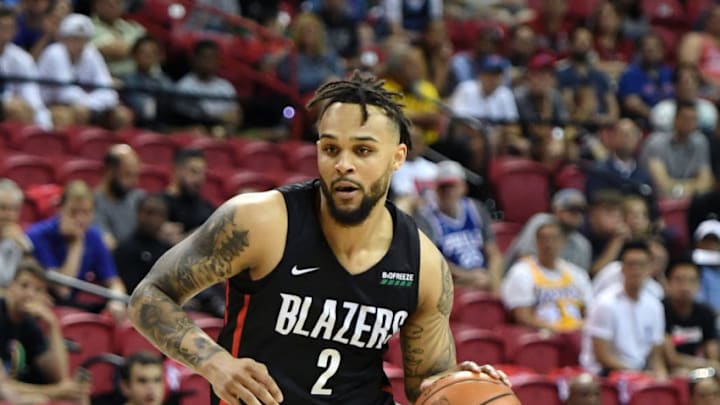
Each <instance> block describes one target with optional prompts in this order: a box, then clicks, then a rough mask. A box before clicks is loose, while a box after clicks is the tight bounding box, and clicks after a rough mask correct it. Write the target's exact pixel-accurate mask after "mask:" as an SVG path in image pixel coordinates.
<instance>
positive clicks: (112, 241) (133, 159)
mask: <svg viewBox="0 0 720 405" xmlns="http://www.w3.org/2000/svg"><path fill="white" fill-rule="evenodd" d="M103 166H104V167H103V177H102V179H101V180H100V184H98V186H97V189H96V190H95V193H94V195H95V218H94V220H93V222H94V224H95V225H97V226H98V227H99V228H100V229H101V230H102V231H103V240H104V241H105V246H107V248H108V249H109V250H113V249H115V246H117V244H118V242H120V241H121V240H124V239H125V238H127V237H128V236H130V234H131V233H132V232H133V230H134V229H135V212H136V206H137V202H138V200H140V198H142V195H143V194H144V192H143V191H142V190H140V189H138V188H137V185H138V180H139V176H140V158H139V157H138V155H137V153H135V151H134V150H133V149H132V148H131V147H130V146H128V145H125V144H118V145H113V146H112V147H111V148H110V150H108V152H107V154H106V155H105V160H104V162H103Z"/></svg>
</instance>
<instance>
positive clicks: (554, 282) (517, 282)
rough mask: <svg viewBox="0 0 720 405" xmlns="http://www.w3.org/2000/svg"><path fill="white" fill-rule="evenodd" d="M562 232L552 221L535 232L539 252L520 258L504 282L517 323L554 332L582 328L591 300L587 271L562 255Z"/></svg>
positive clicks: (505, 295) (507, 302) (504, 296)
mask: <svg viewBox="0 0 720 405" xmlns="http://www.w3.org/2000/svg"><path fill="white" fill-rule="evenodd" d="M563 243H564V240H563V232H562V229H561V227H560V224H559V223H558V222H557V221H554V220H550V221H549V222H546V223H544V224H542V225H540V226H538V228H537V230H536V231H535V245H536V252H537V253H536V254H535V255H532V256H526V257H523V258H522V259H520V260H518V261H517V262H516V263H515V264H514V265H513V266H512V267H511V268H510V270H509V271H508V274H507V276H506V277H505V280H503V284H502V292H501V294H502V300H503V302H504V303H505V306H506V307H507V308H508V309H509V310H510V313H511V314H512V317H513V319H514V320H515V322H517V323H519V324H520V325H524V326H528V327H531V328H536V329H546V330H550V331H552V332H575V331H578V330H580V329H581V328H582V325H583V322H584V319H585V312H586V311H587V308H588V307H589V305H590V301H591V299H592V289H591V287H590V278H589V277H588V274H587V271H586V270H585V269H581V268H580V267H578V266H576V265H574V264H572V263H570V262H567V261H565V260H563V259H562V258H560V251H561V249H562V247H563Z"/></svg>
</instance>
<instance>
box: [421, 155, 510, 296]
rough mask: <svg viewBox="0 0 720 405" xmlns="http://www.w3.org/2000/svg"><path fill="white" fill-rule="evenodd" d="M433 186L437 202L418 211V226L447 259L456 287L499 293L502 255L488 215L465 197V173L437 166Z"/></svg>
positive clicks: (450, 166) (453, 166)
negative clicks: (435, 184) (434, 184)
mask: <svg viewBox="0 0 720 405" xmlns="http://www.w3.org/2000/svg"><path fill="white" fill-rule="evenodd" d="M436 183H437V186H436V193H437V201H435V202H433V203H428V204H427V205H426V206H424V207H422V208H421V209H420V213H419V215H418V218H416V219H417V220H418V225H419V226H420V227H421V229H423V230H424V231H426V232H427V233H428V236H429V237H430V239H431V240H432V241H433V242H435V245H437V247H438V248H439V249H440V251H441V252H442V254H443V256H445V259H447V261H448V263H449V265H450V269H451V270H452V274H453V278H454V279H455V283H456V285H459V286H465V287H470V288H476V289H481V290H491V291H498V290H499V288H500V282H501V279H502V253H500V249H499V248H498V246H497V244H496V243H495V235H494V234H493V232H492V228H491V227H490V225H491V219H490V214H488V212H487V210H486V209H485V208H484V207H483V206H482V205H481V204H480V202H478V201H475V200H473V199H470V198H468V197H466V196H465V195H466V194H467V184H466V183H465V171H464V169H463V167H462V166H461V165H460V164H459V163H457V162H454V161H452V160H445V161H442V162H440V163H438V165H437V179H436Z"/></svg>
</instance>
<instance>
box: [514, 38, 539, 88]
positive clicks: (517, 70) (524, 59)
mask: <svg viewBox="0 0 720 405" xmlns="http://www.w3.org/2000/svg"><path fill="white" fill-rule="evenodd" d="M508 37H509V42H510V43H509V45H508V60H509V62H510V66H511V79H512V80H511V83H512V84H513V85H514V84H518V83H520V82H521V79H522V77H523V76H524V75H525V73H526V72H527V66H528V65H529V64H530V60H531V59H532V57H533V55H535V54H536V53H537V41H536V40H535V31H533V30H532V28H530V26H528V25H526V24H522V25H518V26H516V27H512V28H511V29H510V33H509V34H508Z"/></svg>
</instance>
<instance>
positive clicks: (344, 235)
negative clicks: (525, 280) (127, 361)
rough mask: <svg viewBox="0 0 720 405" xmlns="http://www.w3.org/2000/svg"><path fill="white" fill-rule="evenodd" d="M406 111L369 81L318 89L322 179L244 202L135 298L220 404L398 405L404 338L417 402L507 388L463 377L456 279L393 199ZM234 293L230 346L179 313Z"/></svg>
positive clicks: (155, 331)
mask: <svg viewBox="0 0 720 405" xmlns="http://www.w3.org/2000/svg"><path fill="white" fill-rule="evenodd" d="M394 97H396V95H394V94H393V93H389V92H387V91H386V90H384V89H383V88H382V83H381V82H378V81H376V80H375V79H374V78H373V77H363V76H361V75H360V74H359V73H356V74H355V75H353V77H352V78H351V79H349V80H342V81H336V82H331V83H328V84H326V85H324V86H323V87H321V88H320V89H318V92H317V94H316V95H315V98H314V99H313V100H312V101H311V102H310V107H312V106H314V105H318V106H320V107H321V108H320V111H319V121H318V123H317V129H318V133H319V140H318V169H319V173H320V178H319V179H318V180H314V181H311V182H308V183H304V184H297V185H292V186H287V187H284V188H281V189H279V190H273V191H268V192H262V193H250V194H242V195H238V196H236V197H234V198H232V199H231V200H229V201H228V202H226V203H225V204H223V205H222V206H221V207H220V208H219V209H218V210H217V211H216V212H215V213H213V215H212V216H211V217H210V218H209V219H208V221H207V222H206V223H205V224H203V225H202V226H201V227H200V228H199V229H198V230H197V231H195V232H194V233H192V234H191V235H190V236H189V237H188V238H186V239H185V240H183V241H182V242H180V243H179V244H178V245H176V246H175V247H174V248H172V249H171V250H169V251H168V252H167V253H166V254H165V255H164V256H162V257H161V258H160V259H159V260H158V262H157V263H156V264H155V266H154V268H153V269H152V270H151V271H150V273H149V274H148V276H147V277H146V278H145V279H144V280H143V281H142V282H141V283H140V285H139V286H138V287H137V288H136V289H135V291H134V293H133V295H132V297H131V300H130V311H129V313H130V317H131V319H132V321H133V323H134V325H135V327H136V328H137V329H138V330H139V331H140V332H141V333H143V334H144V335H145V336H146V337H147V338H148V339H150V340H151V341H152V342H153V343H154V344H155V345H157V346H158V347H159V348H160V349H161V350H162V351H163V352H164V353H166V354H167V355H169V356H171V357H173V358H175V359H177V360H178V361H181V362H182V363H184V364H185V365H187V366H188V367H190V368H191V369H192V370H194V371H196V372H198V373H199V374H201V375H202V376H203V377H205V378H206V379H207V380H208V381H209V382H210V383H211V384H212V387H213V391H214V393H215V394H216V395H217V396H218V397H219V399H220V401H219V402H220V403H221V404H227V405H239V404H241V403H244V404H250V405H255V404H277V403H280V402H282V403H283V404H293V405H300V404H344V405H354V404H356V405H376V404H377V405H381V404H382V405H385V404H393V399H392V395H391V394H390V393H389V387H388V385H389V384H388V380H387V378H386V376H385V375H384V372H383V366H382V364H383V361H382V355H383V353H384V351H385V349H386V343H387V341H388V339H389V338H390V337H391V336H392V335H393V334H395V333H396V332H398V331H399V332H400V338H401V342H402V347H403V361H404V371H405V377H404V378H405V387H406V392H407V395H408V397H409V399H410V400H411V401H414V400H415V399H416V398H417V396H418V395H419V392H420V387H421V383H422V382H423V381H425V382H426V383H427V381H432V378H433V377H432V376H437V375H438V374H441V373H443V372H447V371H449V370H454V369H457V368H458V367H460V368H470V369H474V370H476V371H479V372H485V373H486V374H488V375H489V376H490V377H492V378H497V379H500V380H502V381H503V382H505V383H507V379H506V376H505V375H504V374H503V373H502V372H500V371H496V370H495V369H494V368H492V367H490V366H483V367H479V366H478V365H476V364H475V363H468V364H465V363H463V364H461V365H460V366H457V365H456V360H455V349H454V345H453V336H452V334H451V331H450V327H449V315H450V310H451V307H452V299H453V286H452V279H451V274H450V270H449V269H448V265H447V263H446V262H445V261H444V259H443V258H442V256H441V255H440V253H439V252H438V250H437V249H436V248H435V247H434V245H433V244H432V242H430V240H429V239H428V238H427V237H426V236H424V235H423V234H422V233H420V232H418V230H417V228H416V226H415V224H414V223H413V221H412V220H411V219H410V218H409V217H408V216H406V215H405V214H403V213H402V212H400V211H399V210H397V209H396V208H395V207H394V206H393V205H392V204H391V203H390V202H388V201H387V199H386V198H387V192H388V187H389V181H390V176H391V174H392V172H394V171H395V170H397V169H398V168H399V167H400V165H402V163H403V161H404V160H405V156H406V154H407V150H408V148H409V147H410V141H409V133H408V126H409V122H408V120H407V119H406V118H405V117H404V116H403V114H402V112H401V109H400V105H399V104H398V103H397V102H396V101H395V99H394ZM223 280H227V307H226V315H225V318H226V319H225V320H226V327H225V329H224V330H223V331H222V333H221V335H220V338H219V344H218V343H215V342H214V341H213V340H212V339H211V338H209V337H208V336H207V335H206V334H205V333H204V332H203V331H202V330H200V329H199V328H198V327H197V326H196V325H195V324H194V323H193V322H192V321H191V319H190V318H189V317H188V315H187V314H186V313H185V312H184V311H183V310H182V309H181V306H182V304H183V303H185V302H186V301H187V300H188V299H189V298H190V297H192V296H193V295H195V294H197V293H198V292H199V291H201V290H203V289H205V288H208V287H210V286H211V285H213V284H215V283H217V282H220V281H223ZM429 377H430V378H429ZM428 378H429V379H428Z"/></svg>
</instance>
